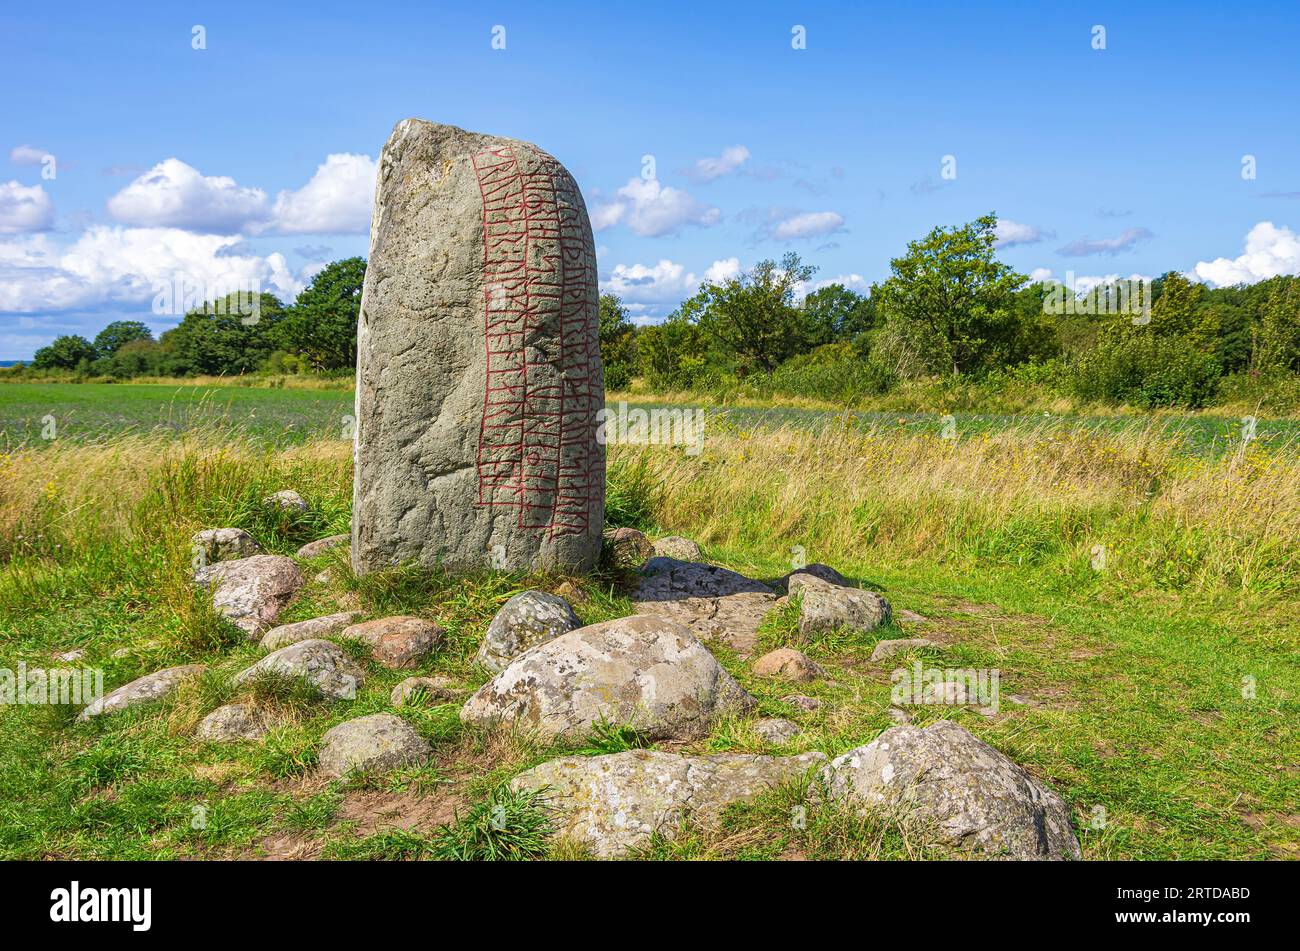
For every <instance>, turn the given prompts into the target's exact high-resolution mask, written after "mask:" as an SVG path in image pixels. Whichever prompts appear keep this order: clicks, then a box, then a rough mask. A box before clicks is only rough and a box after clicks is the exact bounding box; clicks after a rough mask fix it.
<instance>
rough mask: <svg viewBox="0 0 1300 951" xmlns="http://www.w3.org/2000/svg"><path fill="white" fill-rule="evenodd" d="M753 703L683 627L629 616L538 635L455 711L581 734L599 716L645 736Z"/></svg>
mask: <svg viewBox="0 0 1300 951" xmlns="http://www.w3.org/2000/svg"><path fill="white" fill-rule="evenodd" d="M754 703H755V701H754V698H753V697H751V696H750V695H749V694H748V693H746V692H745V690H744V689H743V688H742V687H741V686H740V684H738V683H736V681H735V680H734V679H733V678H732V676H731V675H730V674H729V673H727V672H726V671H725V670H723V668H722V666H721V665H720V664H719V663H718V662H717V660H716V659H715V658H714V656H713V655H712V654H710V653H709V652H708V650H707V649H706V648H705V647H704V645H703V644H701V643H700V642H699V640H697V639H696V638H695V636H694V635H693V634H692V633H691V632H690V630H689V629H687V628H685V627H683V626H682V625H680V624H677V623H675V622H673V621H670V620H668V619H666V618H662V617H657V616H652V615H635V616H633V617H625V618H619V619H617V620H614V621H605V622H604V623H601V624H592V625H590V626H588V627H580V628H578V629H577V630H576V631H570V632H569V633H567V634H562V635H560V636H559V637H557V638H555V639H554V640H551V641H547V642H546V643H544V644H539V645H538V646H537V647H534V648H533V649H532V650H530V651H528V652H526V653H525V654H523V655H522V656H521V657H519V658H518V659H517V660H515V661H514V662H513V663H512V664H510V666H508V667H507V668H506V669H505V670H503V671H502V672H501V673H499V674H497V676H496V677H495V678H493V679H492V680H491V681H489V682H488V683H487V684H485V685H484V686H483V687H482V688H481V689H480V690H479V691H478V692H477V693H475V694H474V696H472V697H470V699H469V700H468V701H467V702H466V704H465V706H464V707H462V708H461V712H460V718H461V720H462V721H464V722H465V723H485V724H490V723H503V724H516V725H518V726H519V727H522V728H524V729H527V730H531V731H536V732H537V733H538V734H540V735H541V736H542V737H547V738H549V737H556V736H561V735H567V736H582V735H584V734H586V733H587V732H589V731H590V730H591V728H592V727H593V726H595V725H596V723H598V722H600V721H605V722H609V723H616V724H620V725H629V726H632V727H634V728H635V729H637V730H638V731H639V732H641V733H643V734H645V735H647V736H648V737H649V738H651V739H667V738H682V739H687V738H695V737H699V736H703V735H705V734H707V733H708V731H709V729H710V727H711V725H712V723H713V720H714V719H715V718H716V717H718V716H720V715H722V714H725V713H742V712H745V711H748V710H750V709H752V707H753V706H754Z"/></svg>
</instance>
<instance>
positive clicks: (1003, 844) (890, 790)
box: [822, 720, 1083, 859]
mask: <svg viewBox="0 0 1300 951" xmlns="http://www.w3.org/2000/svg"><path fill="white" fill-rule="evenodd" d="M822 779H823V781H824V783H825V790H826V793H827V795H829V796H830V797H831V798H833V799H839V800H844V801H847V802H851V803H855V804H858V805H859V806H860V807H861V808H862V809H863V810H864V811H871V810H876V811H883V812H885V813H887V814H889V815H893V816H906V817H907V818H909V819H911V820H915V821H919V822H920V823H922V824H924V825H925V826H927V827H928V828H930V829H931V830H932V831H933V832H934V833H935V834H937V835H939V836H940V837H941V839H942V840H943V841H944V842H946V843H947V844H948V845H950V846H953V847H955V848H959V849H978V850H980V851H981V852H983V853H985V854H987V855H990V856H992V857H995V858H1009V859H1067V858H1068V859H1079V858H1082V857H1083V856H1082V852H1081V851H1080V849H1079V842H1078V839H1076V838H1075V836H1074V831H1073V829H1072V828H1071V825H1070V808H1069V806H1067V805H1066V803H1065V801H1064V800H1063V799H1061V797H1060V796H1059V795H1057V794H1056V792H1055V791H1053V790H1052V789H1051V788H1050V787H1048V786H1047V785H1045V784H1044V783H1042V782H1040V781H1039V780H1037V779H1035V778H1034V777H1033V776H1031V775H1030V774H1029V773H1028V772H1027V771H1025V769H1023V768H1022V767H1020V766H1018V765H1016V764H1015V763H1013V762H1012V761H1011V760H1010V759H1008V758H1007V757H1006V756H1004V755H1003V754H1002V753H999V752H998V751H997V750H995V749H994V748H993V747H991V746H989V745H988V744H987V743H984V742H982V741H981V740H979V739H977V738H975V737H974V736H972V735H971V734H970V733H969V732H967V731H966V730H964V729H962V728H961V727H960V726H958V725H957V724H955V723H952V722H951V721H948V720H940V721H939V722H938V723H933V724H931V725H930V726H928V727H926V728H924V729H922V728H920V727H915V726H895V727H890V728H889V729H888V730H885V732H883V733H881V734H880V736H878V737H876V739H875V740H873V741H872V742H870V743H868V744H867V745H866V746H860V747H858V748H857V749H854V750H850V751H849V752H847V753H845V754H844V755H843V756H840V757H838V758H836V759H835V760H833V761H832V762H831V764H830V765H829V766H828V767H826V769H825V770H824V771H823V773H822Z"/></svg>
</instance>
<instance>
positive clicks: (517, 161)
mask: <svg viewBox="0 0 1300 951" xmlns="http://www.w3.org/2000/svg"><path fill="white" fill-rule="evenodd" d="M598 295H599V291H598V289H597V276H596V254H595V247H594V245H593V243H592V238H591V226H590V224H589V223H588V220H587V212H586V208H585V206H584V204H583V201H582V195H581V194H580V193H579V191H578V186H577V184H576V183H575V182H574V180H573V177H572V176H571V175H569V173H568V172H567V171H565V169H564V167H563V166H561V165H560V163H559V162H557V161H556V160H555V159H554V158H552V157H551V156H550V155H547V154H546V153H545V152H543V151H542V150H541V149H539V148H537V146H535V145H531V144H529V143H527V142H521V141H519V140H517V139H506V138H500V137H498V136H491V135H480V134H477V133H473V132H466V131H465V130H464V129H458V128H455V127H454V126H448V125H437V124H434V123H431V122H424V121H422V120H419V119H406V120H404V121H402V122H399V123H398V124H397V126H396V128H394V130H393V133H392V135H391V136H390V137H389V139H388V142H387V144H385V146H384V149H383V152H382V153H381V155H380V159H379V178H378V183H377V188H376V197H375V210H374V217H373V219H372V226H371V232H370V254H369V264H368V267H367V268H366V281H365V288H364V291H363V295H362V300H361V311H360V317H359V322H358V327H357V399H356V402H357V422H356V448H355V458H356V476H355V487H354V504H353V509H352V511H353V521H352V565H353V568H354V569H355V570H356V571H357V573H358V574H365V573H367V572H370V571H375V570H378V569H381V568H386V567H389V566H391V565H394V564H397V563H400V562H403V561H407V560H416V561H418V562H420V563H422V564H424V565H427V566H435V565H440V566H442V567H445V568H449V569H452V570H457V571H460V570H475V569H481V568H486V567H492V568H496V569H500V570H508V571H517V570H529V569H536V568H543V567H551V568H559V569H569V570H573V571H578V572H581V571H586V570H587V569H589V568H591V567H592V566H593V565H594V564H595V563H596V559H597V558H598V556H599V555H600V547H601V529H602V528H603V526H604V511H605V448H604V441H603V440H598V439H597V429H598V418H597V413H598V412H599V411H600V410H601V409H603V405H604V375H603V372H602V369H601V362H600V345H599V333H598V331H599V317H598Z"/></svg>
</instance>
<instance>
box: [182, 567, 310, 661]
mask: <svg viewBox="0 0 1300 951" xmlns="http://www.w3.org/2000/svg"><path fill="white" fill-rule="evenodd" d="M194 581H195V583H196V584H198V585H199V587H201V588H203V589H205V590H206V591H208V592H210V593H211V594H212V606H213V607H214V608H215V609H216V610H217V612H218V613H219V614H221V615H223V616H224V617H226V618H227V619H229V620H230V622H231V623H233V624H234V625H235V626H236V627H238V628H239V629H240V630H242V631H243V632H244V633H246V634H247V635H248V636H249V639H250V640H256V639H258V638H260V637H261V636H262V634H263V633H264V632H265V631H266V630H267V628H269V627H271V626H273V625H274V624H275V619H276V618H278V617H279V616H280V612H281V611H283V610H284V609H285V607H286V606H287V605H288V604H289V602H290V601H292V600H293V597H294V595H296V594H297V593H298V589H300V588H301V587H302V586H303V584H304V580H303V576H302V572H301V571H299V570H298V566H297V565H295V564H294V563H293V559H291V558H285V557H284V556H282V555H253V556H252V557H250V558H238V559H236V560H234V561H221V562H218V563H217V564H215V565H207V566H205V567H203V568H200V569H199V570H198V571H196V572H195V573H194Z"/></svg>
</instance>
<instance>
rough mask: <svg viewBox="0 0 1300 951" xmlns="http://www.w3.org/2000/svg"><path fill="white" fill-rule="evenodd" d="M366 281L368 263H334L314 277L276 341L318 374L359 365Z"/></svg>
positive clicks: (287, 315) (279, 326) (278, 328)
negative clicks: (359, 326) (359, 320)
mask: <svg viewBox="0 0 1300 951" xmlns="http://www.w3.org/2000/svg"><path fill="white" fill-rule="evenodd" d="M365 282H366V262H365V259H364V258H347V259H346V260H343V261H335V262H334V263H333V264H330V265H328V266H327V267H325V268H324V269H323V270H322V271H321V272H320V273H319V274H317V275H316V276H315V277H313V278H312V280H311V283H310V284H309V285H308V286H307V288H306V289H305V290H304V291H303V292H302V293H301V294H299V295H298V299H297V300H296V301H294V304H293V306H292V307H290V308H289V309H288V311H287V312H286V313H285V315H284V319H283V320H281V321H279V322H278V323H277V325H276V328H275V334H274V338H273V340H272V342H273V343H274V344H275V346H276V347H278V348H279V349H281V350H284V351H286V352H288V353H292V354H297V355H298V356H300V357H302V358H303V360H304V361H305V362H306V364H307V365H308V366H309V367H311V368H312V369H315V370H348V369H351V368H353V367H355V366H356V365H357V317H358V315H359V314H360V312H361V288H362V286H363V285H364V284H365Z"/></svg>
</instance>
